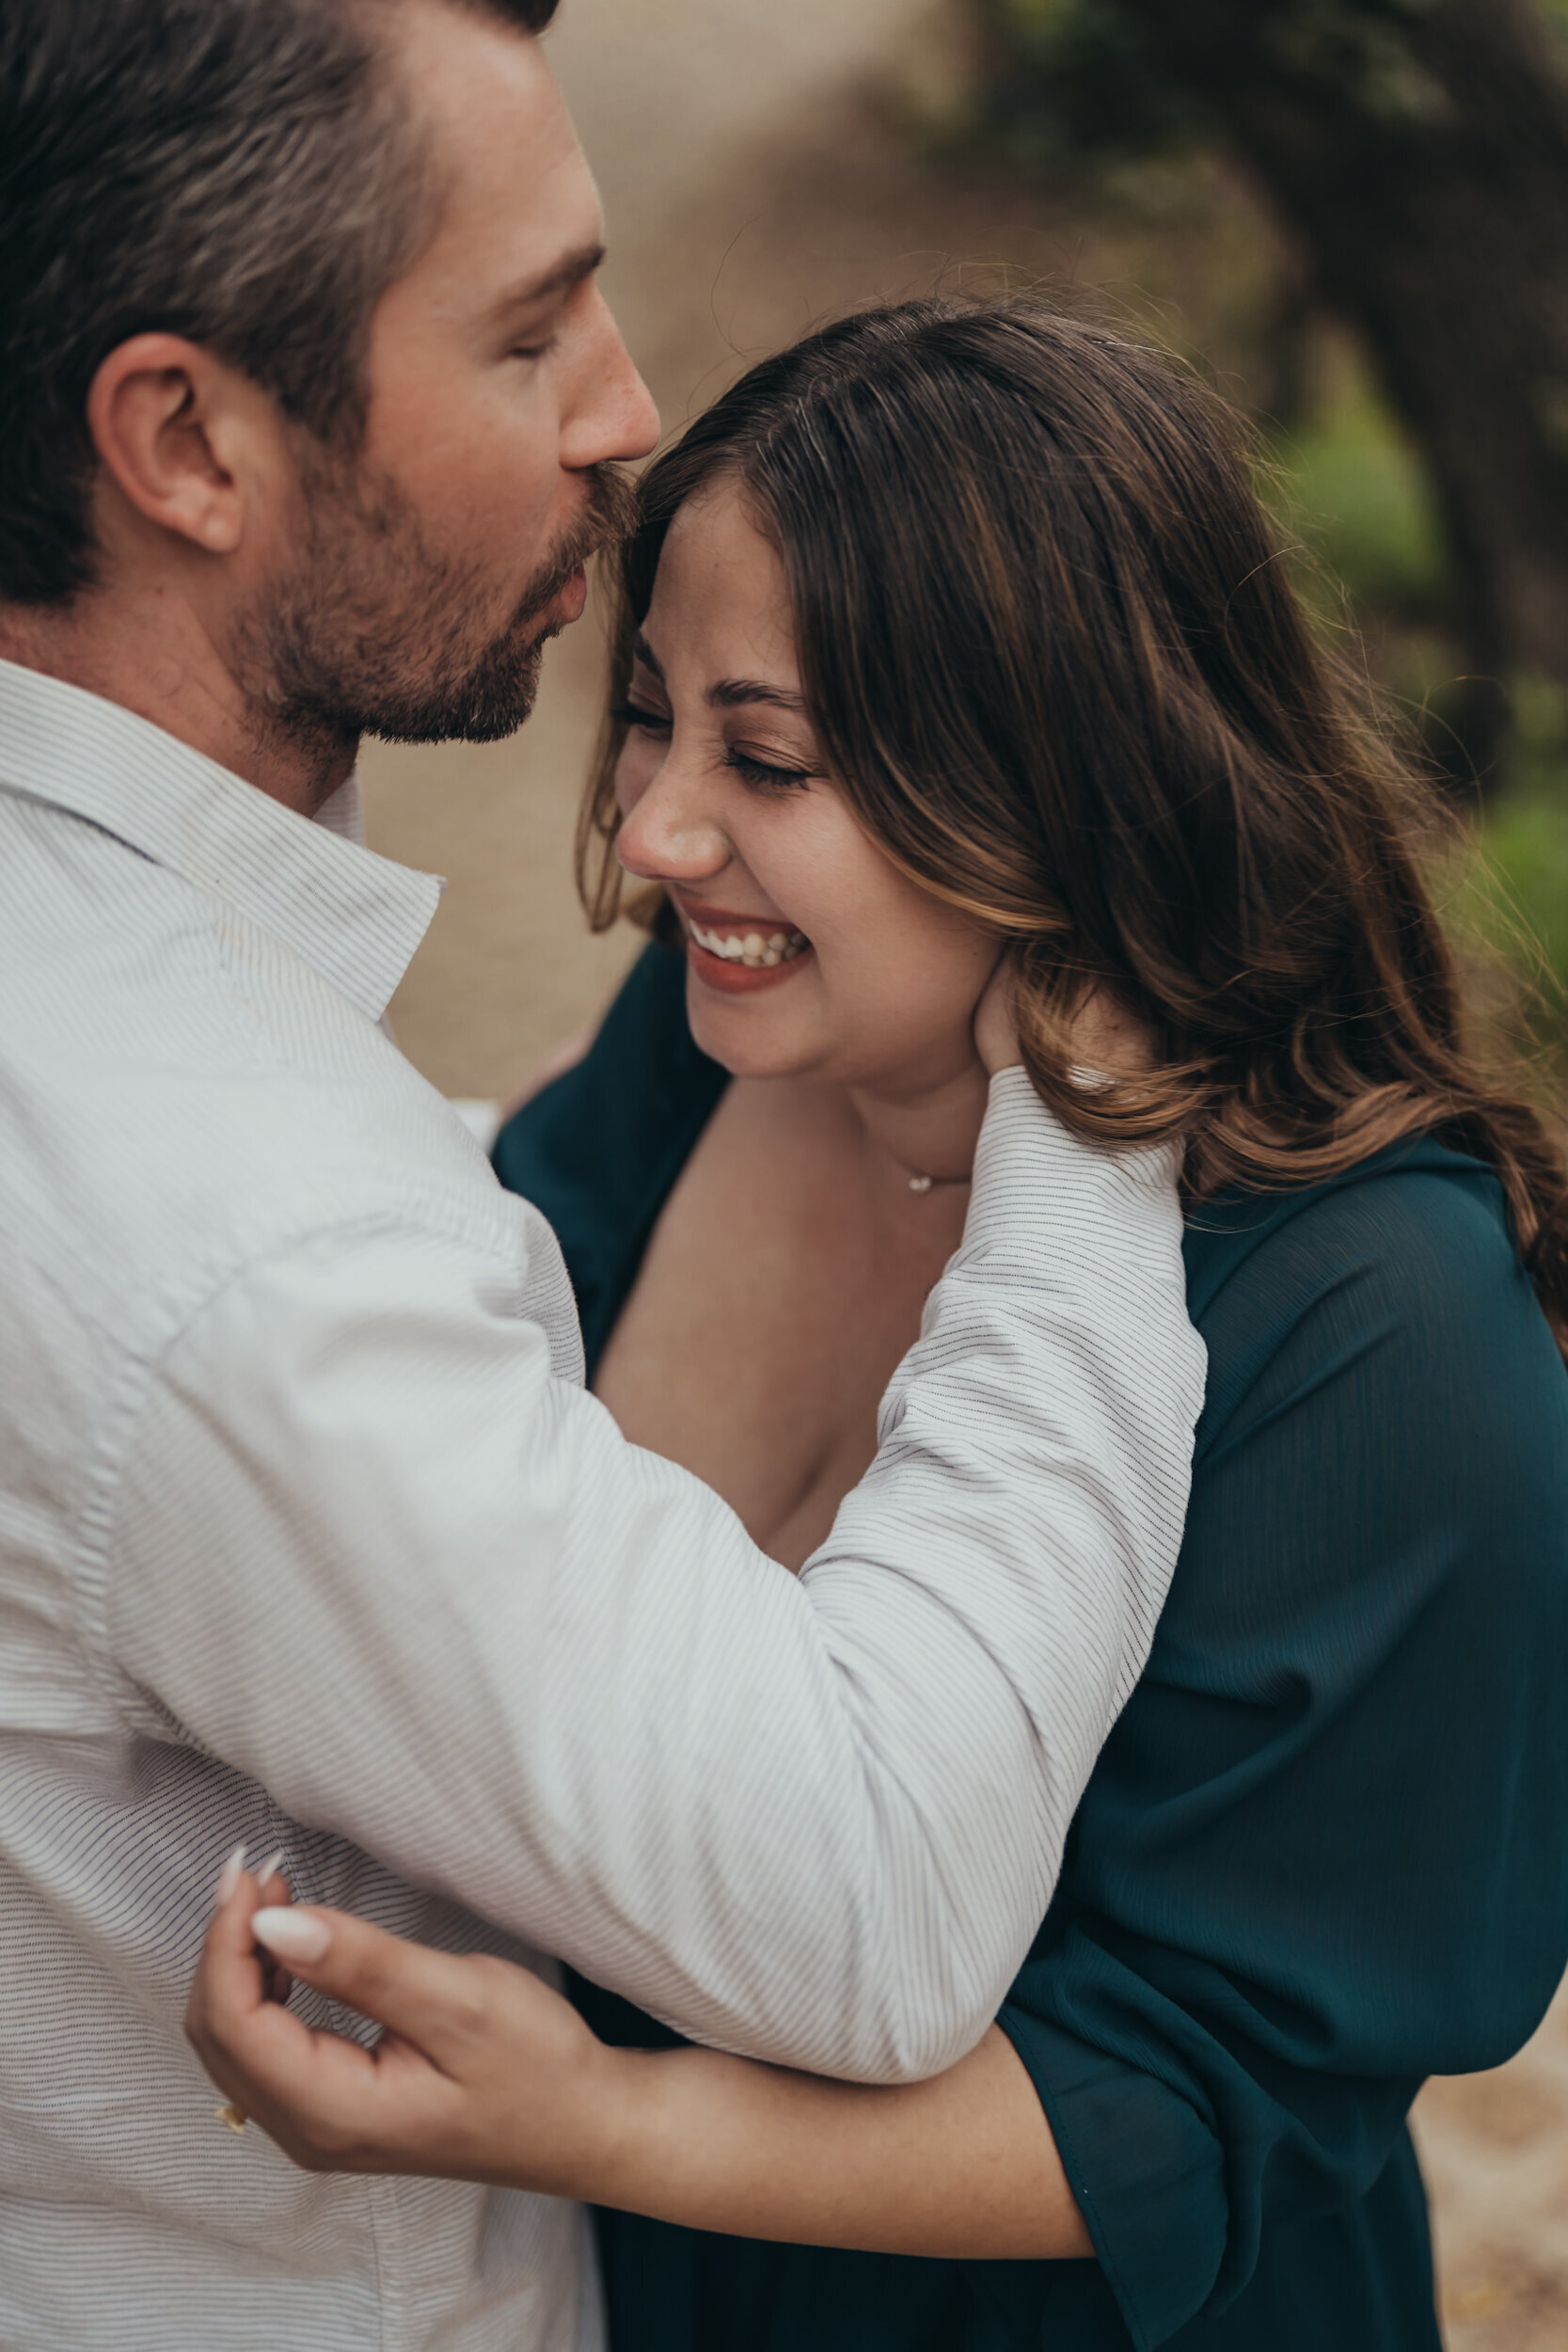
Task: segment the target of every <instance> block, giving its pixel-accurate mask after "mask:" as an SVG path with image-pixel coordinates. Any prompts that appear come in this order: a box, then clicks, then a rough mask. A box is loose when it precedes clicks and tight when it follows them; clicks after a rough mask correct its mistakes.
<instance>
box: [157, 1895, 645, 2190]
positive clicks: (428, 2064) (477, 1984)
mask: <svg viewBox="0 0 1568 2352" xmlns="http://www.w3.org/2000/svg"><path fill="white" fill-rule="evenodd" d="M225 1894H227V1899H224V1895H225ZM260 1896H261V1889H260V1888H259V1887H258V1886H257V1883H256V1881H255V1880H254V1879H253V1878H251V1877H250V1876H249V1875H248V1874H245V1873H241V1874H240V1876H239V1878H238V1883H237V1884H235V1885H234V1887H233V1891H232V1892H231V1893H229V1892H227V1890H226V1889H224V1890H220V1899H219V1902H218V1905H217V1908H216V1910H215V1911H214V1915H213V1920H212V1924H211V1926H210V1927H209V1929H208V1931H207V1940H206V1943H205V1945H204V1947H203V1949H202V1956H201V1964H200V1966H199V1968H198V1971H197V1975H196V1979H195V1981H194V1983H193V1984H192V1986H191V1995H190V2001H189V2005H188V2007H187V2009H186V2011H185V2032H186V2034H187V2036H188V2038H189V2039H190V2041H191V2042H192V2043H193V2044H194V2045H195V2047H196V2050H197V2053H198V2056H199V2058H200V2059H201V2062H202V2064H203V2065H204V2066H205V2067H206V2069H207V2072H208V2073H209V2074H211V2075H212V2077H213V2080H214V2082H215V2083H216V2084H217V2085H218V2087H219V2088H220V2089H221V2090H223V2091H224V2092H225V2093H226V2094H227V2095H228V2097H229V2098H230V2099H231V2100H232V2101H233V2103H234V2106H236V2107H237V2108H239V2109H240V2110H242V2111H243V2113H244V2114H245V2116H247V2117H252V2118H254V2120H255V2121H256V2122H258V2123H260V2125H261V2128H262V2130H263V2131H264V2132H266V2133H267V2134H268V2136H269V2137H271V2138H273V2139H275V2140H276V2141H277V2144H278V2146H279V2147H280V2148H281V2149H282V2150H283V2152H284V2153H285V2154H286V2155H289V2156H292V2157H293V2161H294V2162H295V2163H296V2164H298V2165H303V2166H304V2167H305V2169H307V2170H308V2171H312V2172H424V2173H438V2174H442V2175H445V2176H447V2177H449V2178H453V2179H459V2180H473V2181H485V2182H499V2183H502V2184H503V2185H506V2186H509V2187H522V2188H532V2189H538V2190H542V2191H545V2192H547V2193H549V2194H552V2195H556V2196H563V2197H579V2196H584V2195H591V2194H593V2185H592V2184H593V2182H594V2179H595V2178H596V2177H597V2176H598V2174H599V2173H600V2172H601V2171H602V2170H603V2169H605V2167H606V2162H607V2158H608V2155H609V2153H610V2146H609V2143H610V2138H611V2136H612V2134H613V2130H614V2125H615V2120H616V2117H617V2114H618V2111H619V2107H618V2098H617V2092H618V2090H619V2089H620V2086H619V2084H618V2083H617V2082H616V2080H615V2075H616V2071H617V2067H618V2066H624V2065H625V2062H626V2058H627V2056H628V2055H630V2054H626V2053H622V2052H620V2051H615V2050H610V2049H607V2048H606V2047H605V2045H604V2043H603V2042H599V2041H597V2040H596V2039H595V2037H594V2035H593V2034H592V2033H590V2031H589V2029H588V2027H587V2026H585V2025H584V2024H583V2022H582V2020H581V2018H579V2017H578V2013H577V2011H576V2010H574V2009H573V2008H572V2007H571V2005H570V2003H569V2002H567V2001H564V2000H562V1997H561V1995H560V1994H558V1993H555V1992H552V1991H551V1989H550V1987H549V1986H548V1985H546V1984H544V1983H542V1982H541V1980H540V1979H538V1978H537V1977H535V1976H533V1975H531V1973H530V1972H529V1971H528V1970H527V1969H524V1968H517V1967H514V1966H512V1965H511V1964H510V1963H508V1962H506V1961H502V1960H495V1959H491V1958H488V1957H486V1956H484V1955H483V1954H470V1955H467V1956H463V1957H458V1956H454V1955H452V1954H451V1953H447V1952H436V1951H432V1950H431V1949H430V1948H429V1947H427V1946H425V1945H421V1944H410V1943H405V1942H404V1941H403V1940H402V1939H401V1938H399V1937H397V1936H392V1935H388V1934H386V1933H385V1932H384V1931H382V1930H381V1929H379V1928H373V1927H372V1926H370V1925H369V1924H368V1923H367V1922H366V1921H365V1920H363V1919H356V1918H354V1917H352V1916H350V1915H348V1914H346V1913H344V1912H339V1911H326V1910H320V1909H317V1908H315V1907H314V1906H311V1907H309V1908H306V1907H304V1906H299V1907H291V1908H289V1909H284V1908H281V1907H274V1908H270V1909H261V1910H258V1904H259V1901H260ZM277 1963H281V1964H282V1967H283V1968H284V1969H286V1970H287V1971H288V1973H289V1975H290V1976H292V1977H293V1978H296V1979H298V1980H299V1981H300V1982H301V1983H304V1984H309V1985H311V1986H313V1987H314V1988H315V1990H316V1991H317V1992H320V1993H325V1994H327V1995H328V1997H329V1998H331V1999H333V2000H338V2001H341V2002H343V2003H345V2004H346V2006H348V2007H349V2008H351V2009H355V2010H358V2011H359V2012H360V2013H361V2014H362V2015H365V2016H370V2017H373V2018H375V2019H377V2020H378V2021H380V2022H381V2024H382V2025H383V2026H384V2027H385V2030H384V2032H383V2034H382V2036H381V2039H380V2040H379V2041H378V2042H377V2043H376V2044H375V2047H374V2048H373V2049H370V2050H367V2049H364V2048H362V2047H361V2046H360V2044H359V2043H358V2042H348V2041H345V2040H343V2039H342V2038H341V2036H339V2035H337V2034H332V2033H314V2032H312V2031H311V2030H310V2028H309V2026H306V2025H305V2024H304V2023H303V2022H302V2020H301V2019H300V2018H298V2017H296V2016H295V2015H294V2014H293V2011H292V2010H289V2009H286V2008H284V2007H283V2006H282V2005H281V2002H280V2000H279V1998H278V1994H279V1993H280V1992H281V1993H282V1994H285V1995H286V1994H287V1990H288V1979H287V1978H286V1977H285V1978H282V1979H279V1977H278V1975H277Z"/></svg>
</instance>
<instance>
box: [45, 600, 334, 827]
mask: <svg viewBox="0 0 1568 2352" xmlns="http://www.w3.org/2000/svg"><path fill="white" fill-rule="evenodd" d="M0 658H3V659H4V660H7V661H16V662H20V663H21V664H22V665H23V667H24V668H25V669H29V670H40V671H42V672H43V674H44V675H45V676H47V677H55V678H59V679H61V680H63V681H64V683H65V684H66V685H68V686H79V687H82V688H83V689H85V691H87V693H89V694H98V695H101V696H102V697H103V700H104V701H105V702H111V703H119V704H120V705H121V707H123V708H124V709H126V710H131V711H134V712H135V715H136V717H137V718H138V719H146V720H148V721H150V723H151V724H152V725H153V726H155V727H162V729H163V730H164V732H165V734H166V735H172V736H175V737H176V738H177V739H179V740H180V741H181V742H182V743H188V744H189V745H190V746H191V748H192V749H193V750H194V751H198V752H200V753H202V754H203V755H205V756H206V757H207V758H208V759H211V760H214V761H216V763H217V765H218V766H219V767H220V768H227V769H228V770H230V772H231V773H232V774H234V775H236V776H240V777H243V778H244V780H245V783H247V784H253V785H255V786H256V787H257V788H258V790H259V791H262V792H265V793H267V794H268V795H269V796H270V797H271V798H272V799H273V800H275V801H281V802H282V803H284V805H285V807H288V808H293V809H297V810H298V811H300V813H301V814H302V815H305V816H313V815H314V814H315V812H316V810H317V809H318V808H320V807H321V805H322V803H324V802H325V801H326V800H329V799H330V798H331V796H332V794H333V793H334V792H336V791H337V789H338V787H339V786H340V785H341V783H342V782H343V781H344V779H345V777H346V776H347V775H348V773H349V771H350V770H351V769H352V767H353V765H354V759H355V753H356V749H357V746H356V744H355V743H354V742H353V741H352V740H351V741H348V742H346V743H345V742H343V741H341V740H334V741H331V742H325V741H315V740H302V739H296V738H295V737H293V736H291V735H288V734H285V733H284V732H283V730H282V729H280V728H277V727H269V726H268V725H267V724H266V723H265V722H264V719H263V717H262V715H261V714H260V713H259V712H258V711H257V709H256V707H255V706H254V704H253V703H252V702H250V700H249V699H248V698H247V697H246V696H245V693H244V692H243V691H242V690H241V688H240V686H239V684H238V682H237V680H236V679H235V678H234V676H233V675H232V673H231V672H230V669H229V667H228V665H227V664H226V663H225V661H224V660H223V659H222V657H221V655H220V654H219V652H218V649H217V647H216V646H215V645H214V643H213V639H212V637H211V635H210V634H209V632H208V630H207V629H206V628H204V627H203V626H202V625H201V623H200V621H199V619H198V616H197V614H196V613H195V612H193V611H192V610H191V609H190V607H189V605H188V604H187V602H186V600H185V599H184V598H183V597H182V596H180V595H179V594H172V595H171V594H166V593H163V592H161V591H159V590H157V589H153V590H151V591H150V592H149V593H148V594H147V595H146V596H144V597H142V598H140V599H131V598H123V597H120V596H115V597H113V598H110V597H109V596H103V595H101V594H98V593H95V592H93V591H91V590H87V591H85V592H84V593H83V594H82V595H80V596H76V597H74V598H73V599H72V600H71V603H70V604H68V605H57V606H56V605H17V604H0Z"/></svg>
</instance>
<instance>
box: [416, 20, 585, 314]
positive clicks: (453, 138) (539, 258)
mask: <svg viewBox="0 0 1568 2352" xmlns="http://www.w3.org/2000/svg"><path fill="white" fill-rule="evenodd" d="M407 23H408V31H407V34H406V37H405V39H404V41H403V42H402V43H401V44H400V47H401V56H400V60H399V62H400V66H401V68H402V71H403V72H404V74H405V75H406V76H407V79H408V84H409V87H410V92H411V95H412V101H413V104H414V106H415V109H416V114H417V119H418V120H419V124H420V130H421V132H422V134H423V135H424V138H425V140H426V142H427V145H428V151H429V157H430V164H431V167H432V169H433V172H434V175H435V178H436V185H437V187H438V189H439V191H440V199H441V200H440V221H439V226H438V227H437V229H436V236H435V240H434V244H435V246H436V247H437V248H441V251H440V254H439V260H440V262H441V263H442V264H443V265H444V267H445V268H447V269H451V267H452V265H453V264H455V265H456V266H457V268H458V270H459V271H460V273H461V275H462V276H463V277H465V278H467V279H468V280H469V282H470V285H471V287H472V288H473V289H474V290H475V291H477V290H478V289H479V287H480V286H481V285H483V299H484V305H485V309H486V310H494V311H495V312H497V313H499V312H500V311H502V310H508V311H510V310H518V309H522V308H526V307H527V306H528V305H529V304H531V303H537V302H540V301H544V300H547V299H548V298H549V297H550V296H551V295H552V294H559V293H560V292H562V291H563V290H566V289H569V288H570V286H571V285H573V284H574V283H577V282H578V281H579V280H580V279H581V278H584V277H587V276H589V275H591V274H592V272H593V271H594V269H595V268H597V266H598V263H599V262H600V261H601V260H602V258H603V246H602V243H601V237H602V217H601V215H600V211H599V201H598V191H597V189H596V188H595V186H594V179H593V175H592V173H591V172H590V170H589V168H588V164H587V159H586V158H585V156H584V155H583V152H582V150H581V148H580V146H579V145H578V137H577V133H576V131H575V129H574V128H573V125H572V119H571V117H570V115H569V114H568V113H567V111H566V105H565V102H564V100H563V99H562V95H561V91H560V88H559V87H558V85H557V83H556V81H555V77H554V75H553V74H552V73H551V72H550V70H549V67H548V65H547V63H546V59H545V56H544V52H543V50H542V49H541V47H540V44H539V42H538V41H537V40H535V39H534V38H533V37H532V36H531V35H529V34H526V33H522V32H519V31H518V30H516V29H515V27H513V26H511V25H508V24H504V23H501V22H499V21H498V20H496V19H494V18H492V17H489V16H488V15H485V14H483V13H482V12H479V11H477V10H471V9H468V8H455V7H450V6H447V5H445V0H412V5H411V6H410V8H409V9H408V11H407ZM431 258H432V259H435V258H436V255H434V254H433V255H432V256H431Z"/></svg>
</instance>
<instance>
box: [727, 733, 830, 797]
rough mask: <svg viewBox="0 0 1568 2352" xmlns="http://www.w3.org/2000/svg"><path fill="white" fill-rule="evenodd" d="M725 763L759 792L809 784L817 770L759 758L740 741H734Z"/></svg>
mask: <svg viewBox="0 0 1568 2352" xmlns="http://www.w3.org/2000/svg"><path fill="white" fill-rule="evenodd" d="M724 765H725V767H726V768H731V769H733V770H734V771H735V773H736V775H737V776H738V777H739V778H740V780H741V782H742V784H749V785H751V786H752V787H754V788H755V789H756V790H757V791H759V792H787V791H789V790H791V789H792V788H793V787H797V786H803V785H807V784H809V783H810V782H811V779H812V777H813V775H814V774H815V773H816V771H815V770H814V769H811V768H797V767H793V766H787V765H785V764H784V762H783V761H781V760H771V759H759V758H758V757H757V755H756V754H755V753H754V752H748V751H743V750H742V749H741V747H740V745H739V744H738V743H732V744H731V745H730V747H729V749H728V751H726V753H725V754H724Z"/></svg>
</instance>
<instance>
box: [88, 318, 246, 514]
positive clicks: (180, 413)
mask: <svg viewBox="0 0 1568 2352" xmlns="http://www.w3.org/2000/svg"><path fill="white" fill-rule="evenodd" d="M87 429H88V431H89V432H90V433H91V435H92V439H93V446H94V448H95V449H96V450H97V452H98V454H99V457H100V459H101V461H102V463H103V468H104V470H105V472H106V473H107V474H108V475H109V477H110V479H111V480H112V481H113V483H114V484H115V485H117V487H118V488H119V491H120V492H121V494H122V495H123V496H124V498H126V499H127V500H128V501H129V502H130V503H131V505H132V506H134V507H135V509H136V511H137V513H138V514H141V515H144V516H146V517H147V519H148V521H149V522H153V523H158V524H161V525H162V527H163V528H164V529H165V530H166V531H171V532H175V533H176V534H177V535H178V536H179V537H181V538H182V539H188V540H190V541H191V542H192V543H193V545H195V546H196V547H198V548H203V549H204V550H205V551H206V552H207V553H208V554H211V555H232V554H233V553H234V551H235V549H236V548H238V547H239V545H240V542H241V540H242V539H243V537H244V535H245V520H246V511H247V508H248V507H249V505H250V503H251V501H252V498H253V497H254V495H255V493H256V491H257V490H258V488H260V487H261V486H262V479H261V478H262V476H263V475H264V474H265V473H266V471H267V470H268V465H267V460H268V458H269V456H270V455H272V454H273V450H272V448H271V447H269V444H276V442H277V438H278V427H277V419H276V417H275V415H274V413H273V406H272V403H271V401H270V400H269V399H268V397H267V395H266V394H265V393H264V392H263V391H262V390H261V388H260V386H258V385H255V384H252V383H251V382H250V381H249V380H248V378H246V377H245V376H243V375H241V374H240V373H239V372H238V371H237V370H236V369H234V368H230V367H228V366H226V365H225V363H224V362H223V361H222V360H221V359H217V358H214V355H213V354H212V353H211V352H210V351H205V350H203V349H202V347H201V346H200V344H198V343H192V342H186V341H185V339H184V338H183V336H181V335H133V336H132V337H131V339H130V341H129V342H123V343H119V344H118V345H117V346H116V348H115V349H114V350H113V351H111V352H110V354H109V356H108V358H106V359H105V360H104V361H103V365H102V366H101V367H100V368H99V371H98V373H97V374H96V375H95V376H94V377H93V380H92V389H91V390H90V391H89V392H88V394H87Z"/></svg>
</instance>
